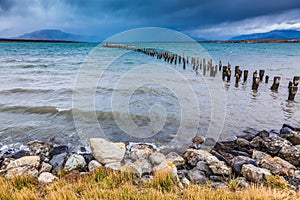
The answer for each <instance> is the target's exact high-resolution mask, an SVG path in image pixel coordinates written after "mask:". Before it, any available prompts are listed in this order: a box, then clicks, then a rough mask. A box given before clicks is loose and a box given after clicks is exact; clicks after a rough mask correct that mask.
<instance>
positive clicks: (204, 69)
mask: <svg viewBox="0 0 300 200" xmlns="http://www.w3.org/2000/svg"><path fill="white" fill-rule="evenodd" d="M205 74H206V62H205V58H203V76H205Z"/></svg>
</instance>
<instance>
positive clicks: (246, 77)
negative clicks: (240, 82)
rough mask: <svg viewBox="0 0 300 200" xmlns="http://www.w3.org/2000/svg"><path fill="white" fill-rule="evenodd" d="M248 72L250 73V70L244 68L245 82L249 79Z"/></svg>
mask: <svg viewBox="0 0 300 200" xmlns="http://www.w3.org/2000/svg"><path fill="white" fill-rule="evenodd" d="M248 73H249V71H248V70H244V82H246V81H247V79H248Z"/></svg>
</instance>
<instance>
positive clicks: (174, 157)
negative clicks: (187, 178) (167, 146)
mask: <svg viewBox="0 0 300 200" xmlns="http://www.w3.org/2000/svg"><path fill="white" fill-rule="evenodd" d="M166 158H167V159H169V160H171V161H172V163H174V165H175V166H176V167H178V166H182V165H184V163H185V160H184V158H183V157H181V156H180V155H178V154H177V153H176V152H170V153H169V154H168V155H167V156H166Z"/></svg>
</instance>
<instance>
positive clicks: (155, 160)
mask: <svg viewBox="0 0 300 200" xmlns="http://www.w3.org/2000/svg"><path fill="white" fill-rule="evenodd" d="M149 162H150V163H151V164H152V165H153V166H156V165H159V164H161V163H162V162H166V157H165V155H164V154H162V153H159V152H155V153H151V154H150V156H149Z"/></svg>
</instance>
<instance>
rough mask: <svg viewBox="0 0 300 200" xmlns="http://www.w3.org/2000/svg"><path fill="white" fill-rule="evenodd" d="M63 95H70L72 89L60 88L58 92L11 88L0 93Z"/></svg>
mask: <svg viewBox="0 0 300 200" xmlns="http://www.w3.org/2000/svg"><path fill="white" fill-rule="evenodd" d="M54 92H57V93H63V94H71V93H72V92H73V90H72V89H67V88H62V89H58V90H54V89H26V88H12V89H8V90H2V91H0V94H47V93H54Z"/></svg>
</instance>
